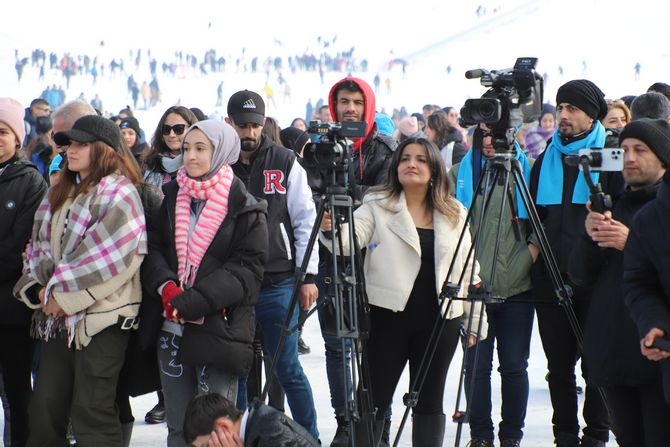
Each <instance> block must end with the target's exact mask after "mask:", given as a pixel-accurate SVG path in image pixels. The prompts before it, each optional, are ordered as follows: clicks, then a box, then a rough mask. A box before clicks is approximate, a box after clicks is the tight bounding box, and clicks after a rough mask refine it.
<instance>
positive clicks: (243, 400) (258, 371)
mask: <svg viewBox="0 0 670 447" xmlns="http://www.w3.org/2000/svg"><path fill="white" fill-rule="evenodd" d="M262 343H263V331H262V330H261V328H260V326H256V334H255V336H254V344H253V347H254V357H253V360H252V362H251V370H250V371H249V374H248V375H247V376H246V377H240V379H239V384H238V388H237V408H239V409H240V410H246V409H247V403H248V402H252V401H253V400H254V399H256V398H259V397H260V395H261V394H262V393H263V371H265V377H266V380H267V377H268V374H267V373H268V371H269V370H270V367H271V366H272V358H269V357H265V356H264V355H263V347H262ZM268 405H269V406H271V407H272V408H275V409H277V410H279V411H281V412H282V413H283V412H284V390H283V389H282V387H281V385H280V384H279V381H278V380H277V379H273V380H272V382H270V388H269V389H268Z"/></svg>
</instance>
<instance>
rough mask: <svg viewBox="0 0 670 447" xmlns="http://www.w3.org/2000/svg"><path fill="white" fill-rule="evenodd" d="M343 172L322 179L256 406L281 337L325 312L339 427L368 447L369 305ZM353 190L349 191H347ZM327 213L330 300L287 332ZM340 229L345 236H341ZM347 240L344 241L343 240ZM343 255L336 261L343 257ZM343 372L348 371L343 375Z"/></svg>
mask: <svg viewBox="0 0 670 447" xmlns="http://www.w3.org/2000/svg"><path fill="white" fill-rule="evenodd" d="M347 169H348V167H347V166H346V165H345V166H344V167H342V168H341V170H332V171H331V172H329V173H328V174H327V175H326V176H325V177H326V178H328V177H330V180H329V181H328V182H327V183H328V186H327V187H326V188H325V193H324V194H323V195H322V196H321V200H320V204H319V208H318V213H317V217H316V221H315V222H316V223H315V226H314V228H313V230H312V233H311V234H310V238H309V241H308V244H307V248H306V251H305V257H304V259H303V262H302V265H301V267H300V270H299V271H298V273H297V278H296V283H295V287H294V290H293V294H292V296H291V303H290V305H289V312H288V314H287V315H286V319H285V322H284V326H283V330H282V333H281V336H280V339H279V343H278V346H277V353H276V354H275V356H274V358H273V359H272V364H271V366H270V368H269V370H268V372H267V380H266V383H265V386H264V388H263V392H262V395H261V397H260V399H261V401H264V400H265V397H266V396H267V393H268V391H269V388H270V385H271V383H272V380H274V377H273V376H274V370H275V368H276V363H277V360H278V355H279V353H280V352H281V350H282V348H283V346H284V341H285V338H286V336H288V335H290V334H291V333H293V332H295V331H297V330H298V329H299V328H301V327H302V325H303V324H304V321H305V319H307V318H309V317H310V316H311V315H312V314H313V313H314V312H316V311H317V310H318V308H319V307H325V308H326V310H327V311H328V312H329V315H330V317H331V318H330V319H329V323H330V324H328V325H327V327H326V328H325V329H324V332H327V333H330V334H332V335H335V336H336V337H338V338H339V339H340V341H341V343H342V345H341V347H342V358H341V361H342V364H343V365H344V371H343V375H344V377H343V380H344V384H345V396H344V398H345V399H344V400H345V402H346V403H347V404H346V406H345V414H344V415H343V417H344V420H345V422H346V423H347V424H348V425H349V427H350V430H349V431H350V445H351V446H355V445H361V446H365V447H367V446H372V445H375V444H374V443H375V434H374V418H375V411H374V405H373V403H372V394H371V390H370V375H369V369H368V366H367V364H366V356H365V355H364V354H363V353H364V351H365V349H366V344H367V341H366V338H367V334H368V331H369V323H368V321H369V305H368V302H367V295H366V294H365V283H364V281H363V274H362V256H361V251H360V248H359V247H358V244H357V241H356V237H355V227H354V219H353V210H354V204H353V199H352V197H351V195H350V194H349V191H350V187H349V185H348V182H347V181H346V180H343V179H347V176H346V175H344V174H345V173H346V170H347ZM352 189H353V188H352ZM326 211H328V212H329V213H330V216H331V219H332V222H333V229H332V231H331V236H330V243H331V247H330V251H331V253H332V267H333V271H332V276H331V277H332V281H333V282H332V287H331V290H332V294H328V296H326V297H323V300H322V301H321V302H320V303H319V304H318V306H317V307H315V308H314V309H312V310H310V312H309V313H307V315H306V316H305V317H304V319H303V320H302V321H299V322H298V324H297V325H296V326H295V327H290V326H291V320H292V317H293V312H294V309H295V306H296V304H297V300H298V291H299V286H300V285H301V284H302V283H303V282H304V280H305V276H306V274H307V272H306V270H307V266H308V265H309V261H310V259H309V258H310V254H311V253H312V249H313V247H314V244H315V243H316V240H317V237H318V235H319V224H320V222H321V221H322V218H323V216H324V215H325V212H326ZM345 224H347V225H348V231H345ZM345 233H346V234H347V236H348V238H347V241H346V246H345V241H344V240H343V235H344V234H345ZM347 250H348V253H349V254H348V255H341V256H340V255H338V254H339V253H347ZM348 348H350V349H351V362H347V361H346V352H347V349H348ZM347 369H349V370H348V371H347ZM348 376H351V388H350V387H349V385H348V380H347V378H348Z"/></svg>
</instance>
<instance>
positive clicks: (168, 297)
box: [161, 281, 183, 320]
mask: <svg viewBox="0 0 670 447" xmlns="http://www.w3.org/2000/svg"><path fill="white" fill-rule="evenodd" d="M182 292H183V290H181V289H180V288H179V287H178V286H177V284H175V283H174V282H173V281H169V282H168V283H166V284H165V286H163V290H162V291H161V301H163V310H164V311H165V318H167V319H168V320H173V319H175V318H176V316H175V310H176V309H175V308H174V306H173V305H172V304H170V301H172V298H174V297H175V296H177V295H179V294H181V293H182Z"/></svg>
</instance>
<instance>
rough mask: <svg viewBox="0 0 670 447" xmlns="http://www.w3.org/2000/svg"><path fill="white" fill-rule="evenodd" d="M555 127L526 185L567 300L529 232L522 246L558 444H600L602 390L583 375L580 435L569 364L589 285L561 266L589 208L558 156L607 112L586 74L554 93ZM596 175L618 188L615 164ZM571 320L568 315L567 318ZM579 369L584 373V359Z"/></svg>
mask: <svg viewBox="0 0 670 447" xmlns="http://www.w3.org/2000/svg"><path fill="white" fill-rule="evenodd" d="M556 105H557V106H556V119H557V121H558V128H557V129H556V131H555V132H554V135H553V136H552V138H551V140H549V142H548V143H547V148H546V150H545V151H544V152H543V153H542V154H540V156H539V157H538V159H537V161H536V162H535V164H534V165H533V168H532V170H531V184H530V190H531V194H532V195H533V198H534V202H535V205H536V208H537V211H538V214H539V216H540V220H541V221H542V226H543V228H544V230H545V232H546V235H547V240H548V242H549V246H550V248H551V251H552V253H553V255H554V257H555V259H556V263H557V265H558V268H559V271H560V274H561V276H562V278H563V280H564V281H565V283H566V285H568V286H570V287H571V288H572V290H573V292H574V294H573V297H572V302H571V303H565V302H564V303H561V300H559V298H558V297H557V295H556V292H555V290H554V284H553V282H552V281H551V277H550V276H549V273H550V272H549V271H548V269H547V267H546V265H545V263H544V262H542V261H541V260H538V259H537V257H538V256H539V255H540V253H539V249H538V247H539V244H538V243H537V240H536V239H535V235H531V238H530V240H529V245H528V248H529V249H530V251H531V254H532V255H533V258H534V259H535V263H534V265H533V268H532V270H531V278H532V283H533V297H534V300H535V310H536V313H537V321H538V328H539V332H540V337H541V339H542V346H543V348H544V353H545V355H546V357H547V367H548V369H549V374H548V377H547V380H548V381H549V393H550V396H551V404H552V407H553V410H554V413H553V418H552V424H553V432H554V438H555V443H556V445H558V446H566V447H572V446H580V445H581V446H598V447H604V446H605V443H606V442H607V440H608V439H609V429H610V424H609V420H608V415H607V408H606V405H605V403H604V402H603V399H602V397H601V394H600V393H599V392H598V390H597V389H596V388H595V387H592V386H589V384H588V380H587V383H586V392H585V395H584V410H583V417H584V421H585V422H586V426H585V427H584V430H583V436H582V438H581V443H580V439H579V428H580V427H579V419H578V416H577V412H578V407H577V396H576V382H575V365H576V362H577V359H578V358H579V357H580V355H581V352H580V347H579V343H578V341H577V337H576V334H575V332H576V330H577V328H575V327H573V325H571V319H569V318H568V312H567V311H574V315H575V316H576V318H577V321H578V322H579V326H580V327H583V325H584V322H585V321H586V315H587V312H588V305H589V298H590V292H589V291H588V290H585V289H583V288H579V287H576V286H575V285H574V284H570V282H569V280H568V277H567V271H568V260H569V258H570V252H571V251H572V248H573V246H574V245H575V243H576V241H578V240H579V239H580V237H581V236H582V232H583V231H584V219H585V218H586V214H587V212H588V210H587V208H586V207H585V206H584V205H585V204H586V202H587V201H588V200H589V194H590V191H589V187H588V185H587V183H586V180H585V179H584V175H583V174H582V173H580V171H579V169H578V168H577V167H576V166H567V165H565V163H564V161H565V160H564V159H565V157H566V156H569V155H577V154H578V153H579V150H580V149H583V148H602V147H604V144H605V136H606V132H605V128H604V127H603V125H602V124H601V123H600V120H601V119H602V118H603V117H604V116H605V114H606V113H607V103H606V102H605V95H604V94H603V92H602V91H601V90H600V89H599V88H598V87H597V86H596V85H595V84H594V83H593V82H591V81H588V80H586V79H578V80H573V81H569V82H567V83H565V84H563V85H562V86H561V87H559V89H558V91H557V93H556ZM592 179H593V181H594V183H598V182H599V183H600V184H601V186H602V189H603V192H604V193H605V194H610V195H615V193H618V192H619V191H621V190H622V188H623V179H622V177H621V173H620V172H616V173H604V172H603V173H602V174H600V175H599V174H598V173H594V174H592ZM573 322H574V321H573ZM582 376H583V377H584V378H585V379H586V378H587V377H588V373H587V371H586V369H585V367H584V362H582Z"/></svg>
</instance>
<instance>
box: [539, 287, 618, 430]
mask: <svg viewBox="0 0 670 447" xmlns="http://www.w3.org/2000/svg"><path fill="white" fill-rule="evenodd" d="M571 309H572V310H573V312H574V315H576V317H577V322H578V323H579V325H580V327H584V322H585V320H586V314H587V312H588V300H586V299H580V300H574V301H573V303H572V306H571ZM566 310H567V309H566V308H563V307H562V306H560V305H558V304H553V303H552V304H546V303H538V304H536V305H535V311H536V312H537V323H538V329H539V331H540V338H541V339H542V347H543V348H544V354H545V356H546V357H547V368H548V369H549V377H548V381H549V394H550V396H551V405H552V408H553V410H554V415H553V417H552V420H551V421H552V423H553V426H554V436H556V435H557V434H558V433H561V434H563V435H574V436H575V437H578V436H579V420H578V417H577V411H578V406H577V391H576V388H577V383H576V379H575V365H576V364H577V359H578V358H579V356H580V352H579V347H578V345H577V339H576V338H575V334H574V332H573V328H572V326H571V325H570V321H569V320H568V317H567V315H566ZM581 365H582V376H583V377H584V379H587V378H588V371H587V370H586V367H585V362H582V363H581ZM583 417H584V421H585V422H586V427H585V428H584V430H583V432H584V434H585V435H588V436H590V437H592V438H594V439H598V440H601V441H605V442H607V440H608V439H609V428H610V427H609V419H608V415H607V408H606V407H605V404H604V402H603V399H602V397H601V395H600V394H599V392H598V389H597V388H596V387H593V386H590V385H588V380H587V385H586V390H585V391H584V409H583Z"/></svg>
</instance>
